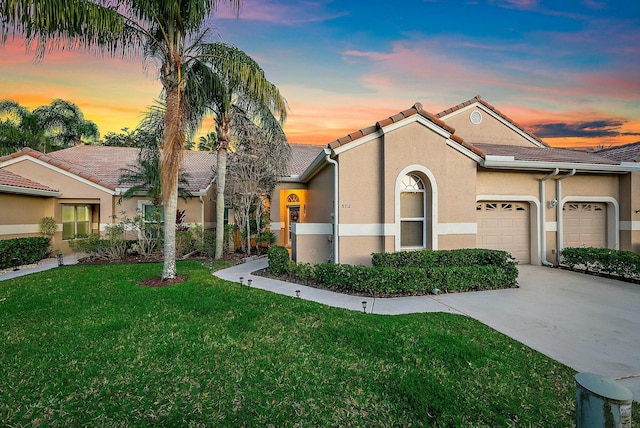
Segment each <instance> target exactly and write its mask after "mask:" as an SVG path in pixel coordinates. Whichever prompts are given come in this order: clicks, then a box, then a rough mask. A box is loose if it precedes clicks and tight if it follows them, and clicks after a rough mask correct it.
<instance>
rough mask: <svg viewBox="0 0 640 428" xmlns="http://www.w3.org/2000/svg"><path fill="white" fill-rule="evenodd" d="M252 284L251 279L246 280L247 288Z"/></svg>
mask: <svg viewBox="0 0 640 428" xmlns="http://www.w3.org/2000/svg"><path fill="white" fill-rule="evenodd" d="M252 282H253V279H251V278H249V279H247V287H251V283H252Z"/></svg>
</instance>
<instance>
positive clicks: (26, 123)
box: [0, 99, 99, 154]
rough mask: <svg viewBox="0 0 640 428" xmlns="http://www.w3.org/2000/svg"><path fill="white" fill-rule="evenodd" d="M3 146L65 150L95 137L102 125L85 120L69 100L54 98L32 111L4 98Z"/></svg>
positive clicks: (1, 113) (0, 105)
mask: <svg viewBox="0 0 640 428" xmlns="http://www.w3.org/2000/svg"><path fill="white" fill-rule="evenodd" d="M2 117H4V118H5V119H4V120H2V119H0V147H2V149H0V151H1V152H5V154H6V152H9V153H11V152H14V151H17V150H20V149H21V148H23V147H31V148H32V149H36V150H40V151H41V152H43V153H46V152H47V151H52V150H59V149H64V148H67V147H70V146H73V145H76V144H78V143H80V142H81V141H82V139H83V138H84V139H85V140H90V141H92V140H95V139H96V138H97V137H98V136H99V133H98V127H97V125H96V124H95V123H93V122H92V121H90V120H85V118H84V115H83V114H82V111H80V109H79V108H78V106H76V105H75V104H73V103H72V102H69V101H64V100H60V99H57V100H53V101H52V102H51V104H49V105H44V106H40V107H38V108H36V109H35V110H33V111H32V112H30V111H29V110H28V109H27V108H25V107H23V106H21V105H20V104H18V103H17V102H15V101H13V100H2V101H0V118H2Z"/></svg>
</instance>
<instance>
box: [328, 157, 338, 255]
mask: <svg viewBox="0 0 640 428" xmlns="http://www.w3.org/2000/svg"><path fill="white" fill-rule="evenodd" d="M325 159H326V160H327V162H329V163H330V164H333V263H334V264H338V262H339V260H340V255H339V253H338V252H339V250H340V245H339V242H338V239H339V234H338V226H339V225H340V223H339V221H338V206H339V205H338V162H337V161H336V160H334V159H331V155H329V154H327V156H326V157H325Z"/></svg>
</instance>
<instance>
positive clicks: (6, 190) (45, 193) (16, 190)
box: [0, 184, 62, 198]
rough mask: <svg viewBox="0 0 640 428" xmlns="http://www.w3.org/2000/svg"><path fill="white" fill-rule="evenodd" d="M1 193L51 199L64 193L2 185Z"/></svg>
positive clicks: (0, 187) (0, 186) (0, 185)
mask: <svg viewBox="0 0 640 428" xmlns="http://www.w3.org/2000/svg"><path fill="white" fill-rule="evenodd" d="M0 193H16V194H19V195H30V196H45V197H49V198H57V197H59V196H61V195H62V193H60V192H57V191H53V190H40V189H31V188H28V187H17V186H7V185H4V184H0Z"/></svg>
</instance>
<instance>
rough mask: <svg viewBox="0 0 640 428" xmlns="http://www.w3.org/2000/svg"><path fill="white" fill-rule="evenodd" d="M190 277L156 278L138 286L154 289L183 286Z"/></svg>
mask: <svg viewBox="0 0 640 428" xmlns="http://www.w3.org/2000/svg"><path fill="white" fill-rule="evenodd" d="M187 279H189V277H188V276H187V275H176V277H175V278H167V279H162V277H161V276H154V277H153V278H149V279H145V280H144V281H142V282H139V283H138V285H140V286H142V287H152V288H160V287H168V286H170V285H176V284H182V283H183V282H185V281H186V280H187Z"/></svg>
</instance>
